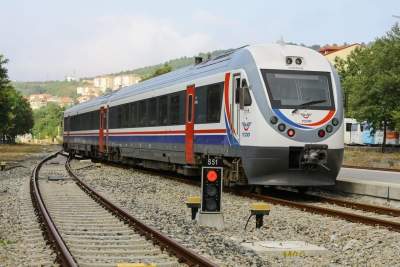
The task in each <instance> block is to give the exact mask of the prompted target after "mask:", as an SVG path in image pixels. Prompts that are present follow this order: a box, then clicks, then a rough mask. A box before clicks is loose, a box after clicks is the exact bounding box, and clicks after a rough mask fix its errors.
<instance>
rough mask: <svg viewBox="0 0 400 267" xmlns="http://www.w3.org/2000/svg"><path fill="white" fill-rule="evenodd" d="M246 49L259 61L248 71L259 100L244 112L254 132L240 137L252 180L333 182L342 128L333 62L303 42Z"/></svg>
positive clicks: (299, 183) (294, 183)
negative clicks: (300, 43) (305, 45)
mask: <svg viewBox="0 0 400 267" xmlns="http://www.w3.org/2000/svg"><path fill="white" fill-rule="evenodd" d="M248 51H249V52H250V54H251V55H252V57H253V59H254V64H255V66H256V67H255V68H256V71H247V73H248V78H249V81H250V82H251V87H250V88H251V91H252V95H253V98H254V100H255V106H254V107H252V109H251V110H250V109H249V110H248V112H247V114H245V116H243V120H246V121H244V122H243V125H251V134H249V135H248V136H247V138H241V140H240V141H241V142H240V143H241V150H242V160H243V167H244V171H245V174H246V176H247V179H248V182H249V184H259V185H283V186H324V185H333V184H335V181H336V177H337V175H338V172H339V170H340V167H341V164H342V159H343V149H344V144H343V143H344V142H343V132H344V131H343V103H342V99H343V97H342V91H341V87H340V83H339V79H338V75H337V74H336V72H335V70H334V68H333V67H332V66H331V64H329V62H328V61H327V60H326V59H325V58H324V57H323V56H322V55H320V54H319V53H317V52H316V51H313V50H311V49H307V48H304V47H299V46H291V45H270V46H254V47H250V48H249V49H248ZM253 70H254V67H253ZM249 73H250V74H249Z"/></svg>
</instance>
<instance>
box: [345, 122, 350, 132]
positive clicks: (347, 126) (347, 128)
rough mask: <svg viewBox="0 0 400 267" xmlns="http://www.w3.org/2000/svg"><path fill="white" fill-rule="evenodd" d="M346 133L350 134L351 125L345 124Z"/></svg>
mask: <svg viewBox="0 0 400 267" xmlns="http://www.w3.org/2000/svg"><path fill="white" fill-rule="evenodd" d="M346 132H351V123H346Z"/></svg>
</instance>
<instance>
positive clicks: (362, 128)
mask: <svg viewBox="0 0 400 267" xmlns="http://www.w3.org/2000/svg"><path fill="white" fill-rule="evenodd" d="M360 131H361V132H363V131H364V124H360Z"/></svg>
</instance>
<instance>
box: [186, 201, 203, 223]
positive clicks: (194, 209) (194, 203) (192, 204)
mask: <svg viewBox="0 0 400 267" xmlns="http://www.w3.org/2000/svg"><path fill="white" fill-rule="evenodd" d="M200 205H201V200H200V197H198V196H191V197H188V199H187V200H186V206H187V207H188V208H190V209H191V210H192V220H194V219H196V215H197V212H198V211H199V208H200Z"/></svg>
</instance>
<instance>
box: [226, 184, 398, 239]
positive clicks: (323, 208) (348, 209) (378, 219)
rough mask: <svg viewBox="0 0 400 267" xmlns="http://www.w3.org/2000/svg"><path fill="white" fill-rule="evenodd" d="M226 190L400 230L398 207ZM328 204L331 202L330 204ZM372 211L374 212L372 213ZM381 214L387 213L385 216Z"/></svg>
mask: <svg viewBox="0 0 400 267" xmlns="http://www.w3.org/2000/svg"><path fill="white" fill-rule="evenodd" d="M226 191H228V192H231V193H234V194H235V195H240V196H244V197H249V198H253V199H257V200H260V201H265V202H268V203H272V204H277V205H283V206H287V207H291V208H296V209H300V210H303V211H307V212H311V213H315V214H321V215H327V216H331V217H337V218H340V219H344V220H347V221H351V222H355V223H362V224H367V225H373V226H381V227H385V228H388V229H390V230H393V231H397V232H400V220H397V218H396V217H398V216H400V215H399V214H400V210H397V209H391V208H387V207H381V206H374V205H368V204H363V203H357V202H351V201H344V200H340V199H335V198H327V197H319V196H317V197H316V196H312V197H313V198H314V200H313V201H312V202H311V203H310V198H309V197H308V198H307V200H306V201H304V199H301V200H300V201H299V200H288V199H287V198H285V197H277V196H270V195H265V194H256V193H249V192H243V191H239V190H237V189H226ZM327 204H330V206H329V205H327ZM337 206H340V207H343V208H344V209H343V208H340V207H339V208H338V207H337ZM359 211H363V212H367V213H368V215H366V214H361V213H360V212H359ZM370 213H374V214H373V215H371V214H370ZM380 215H385V217H382V216H380ZM395 218H396V220H395Z"/></svg>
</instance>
